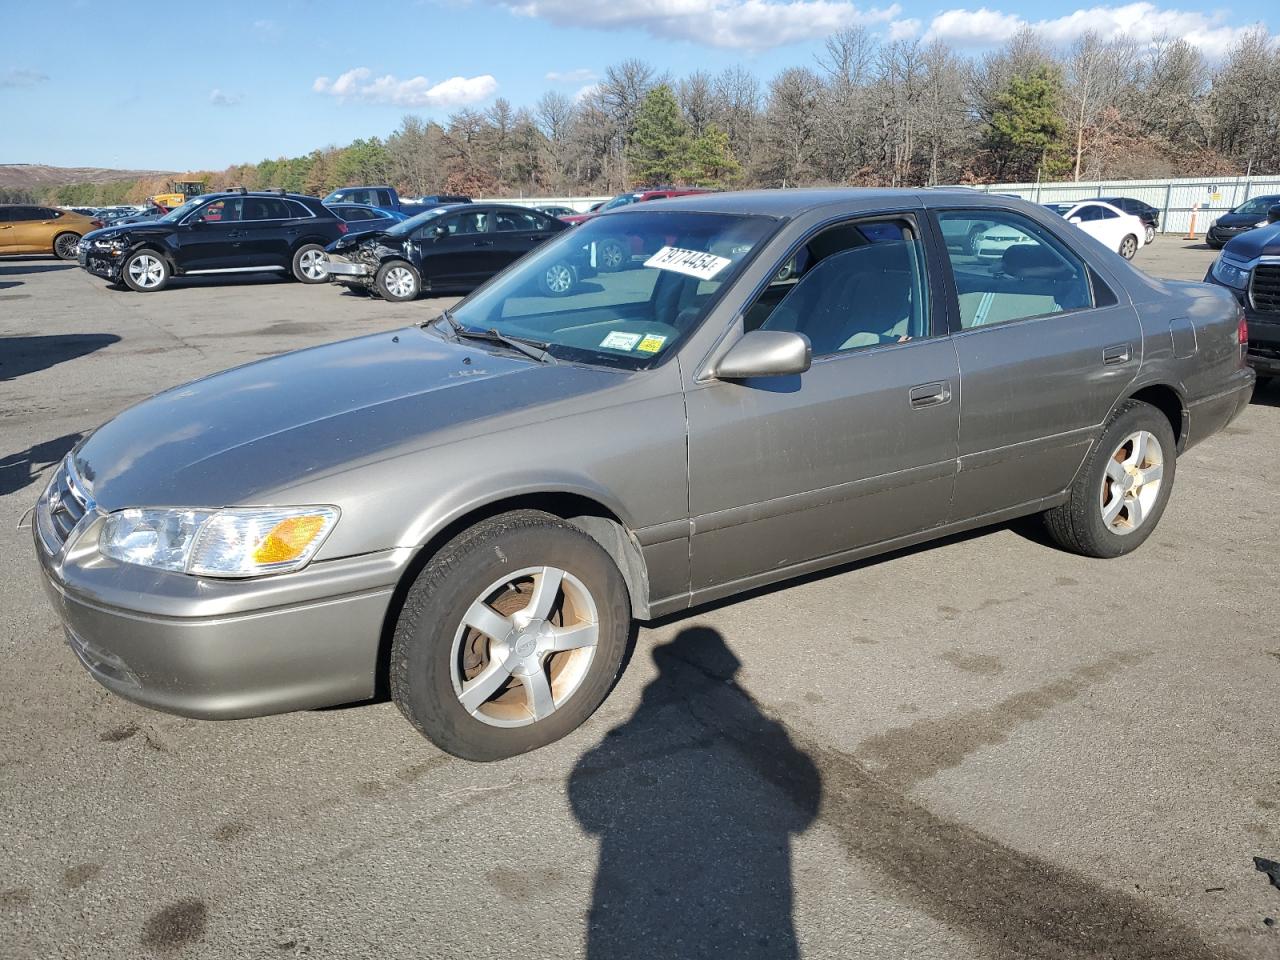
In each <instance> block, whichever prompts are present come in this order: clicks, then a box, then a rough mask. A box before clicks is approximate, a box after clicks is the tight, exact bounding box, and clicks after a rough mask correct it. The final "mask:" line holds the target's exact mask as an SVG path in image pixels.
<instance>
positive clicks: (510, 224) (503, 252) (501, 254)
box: [492, 209, 555, 273]
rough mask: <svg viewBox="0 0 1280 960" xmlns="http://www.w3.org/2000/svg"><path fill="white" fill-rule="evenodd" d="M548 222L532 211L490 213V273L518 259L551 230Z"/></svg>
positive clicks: (551, 231)
mask: <svg viewBox="0 0 1280 960" xmlns="http://www.w3.org/2000/svg"><path fill="white" fill-rule="evenodd" d="M554 229H555V228H554V227H553V226H552V224H551V221H550V220H548V219H547V218H546V217H544V216H543V215H542V214H540V213H537V212H535V211H533V210H512V209H507V210H495V211H494V212H493V231H492V235H493V241H494V246H493V253H494V256H493V263H494V270H493V272H494V273H497V272H498V271H499V270H501V269H502V268H503V267H505V266H506V265H507V264H509V263H512V262H513V261H515V260H518V259H520V258H521V257H523V256H524V255H525V254H526V253H528V252H529V251H530V250H532V249H533V248H534V247H536V246H537V245H538V244H540V243H541V242H542V241H543V240H546V239H547V238H548V237H549V236H551V234H552V233H553V232H554Z"/></svg>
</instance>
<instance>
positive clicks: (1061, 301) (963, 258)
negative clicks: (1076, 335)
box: [938, 210, 1094, 330]
mask: <svg viewBox="0 0 1280 960" xmlns="http://www.w3.org/2000/svg"><path fill="white" fill-rule="evenodd" d="M984 215H987V214H986V212H985V211H984ZM972 216H973V215H972V213H969V212H967V211H962V210H957V211H943V212H941V213H939V214H938V220H939V221H940V222H941V223H942V224H944V225H945V224H946V222H947V221H948V220H950V219H952V218H955V219H961V220H968V219H970V218H971V217H972ZM989 217H990V219H991V221H992V222H993V226H992V227H991V228H990V229H989V230H987V232H986V234H985V235H984V237H983V239H982V242H981V243H980V244H979V245H978V249H977V252H976V253H975V254H973V255H969V254H964V253H958V252H956V251H954V250H951V249H948V250H947V255H948V257H950V259H951V269H952V273H953V274H954V275H955V280H956V294H957V296H958V297H959V302H960V326H961V328H963V329H966V330H967V329H969V328H970V327H982V326H991V325H993V324H998V323H1009V322H1011V321H1014V320H1022V319H1024V318H1026V317H1038V316H1044V315H1047V314H1053V313H1062V312H1064V311H1066V310H1081V309H1085V308H1088V307H1092V306H1093V305H1094V303H1093V290H1092V287H1091V285H1090V283H1089V273H1088V271H1087V269H1086V268H1085V266H1084V264H1083V263H1081V262H1080V260H1079V259H1077V258H1076V257H1075V255H1074V254H1072V253H1070V252H1069V251H1068V250H1067V248H1066V247H1065V246H1063V245H1062V244H1061V243H1060V242H1059V241H1058V240H1057V239H1056V238H1054V237H1053V236H1052V235H1051V234H1050V233H1049V231H1048V230H1046V229H1044V228H1043V227H1041V226H1040V225H1039V224H1037V223H1034V222H1032V221H1031V220H1029V219H1027V218H1026V217H1023V216H1020V215H1019V214H1016V213H1012V212H1009V211H1006V210H992V211H991V212H990V214H989Z"/></svg>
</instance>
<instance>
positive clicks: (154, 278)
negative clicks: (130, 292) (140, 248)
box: [129, 253, 164, 289]
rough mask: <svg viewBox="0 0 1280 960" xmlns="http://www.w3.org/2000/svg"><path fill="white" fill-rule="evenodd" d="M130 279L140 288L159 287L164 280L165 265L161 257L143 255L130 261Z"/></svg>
mask: <svg viewBox="0 0 1280 960" xmlns="http://www.w3.org/2000/svg"><path fill="white" fill-rule="evenodd" d="M129 279H131V280H132V281H133V282H134V283H136V284H137V285H138V286H140V287H145V288H147V289H150V288H151V287H158V286H159V285H160V282H161V281H162V280H163V279H164V264H163V263H162V262H161V261H160V258H159V257H154V256H152V255H151V254H149V253H142V254H139V255H138V256H136V257H134V258H133V259H132V260H130V261H129Z"/></svg>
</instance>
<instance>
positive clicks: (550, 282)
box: [546, 263, 573, 293]
mask: <svg viewBox="0 0 1280 960" xmlns="http://www.w3.org/2000/svg"><path fill="white" fill-rule="evenodd" d="M546 283H547V289H548V290H549V291H551V292H552V293H568V292H569V288H570V287H572V286H573V271H572V270H570V269H569V267H568V266H567V265H565V264H563V263H553V264H552V265H551V266H549V267H547V273H546Z"/></svg>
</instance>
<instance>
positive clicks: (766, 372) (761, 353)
mask: <svg viewBox="0 0 1280 960" xmlns="http://www.w3.org/2000/svg"><path fill="white" fill-rule="evenodd" d="M812 362H813V345H812V344H811V343H809V338H808V337H806V336H805V335H804V334H801V333H793V332H792V331H790V330H752V331H751V332H750V333H748V334H746V335H745V336H744V337H743V338H742V339H741V340H739V341H738V342H737V343H735V344H734V345H733V346H732V347H730V348H729V352H728V353H726V354H725V355H724V356H723V357H721V358H720V362H719V363H717V364H716V367H715V375H716V376H717V377H718V378H720V379H721V380H746V379H748V378H750V377H784V376H789V375H793V374H797V373H804V372H805V371H806V370H808V369H809V365H810V364H811V363H812Z"/></svg>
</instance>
